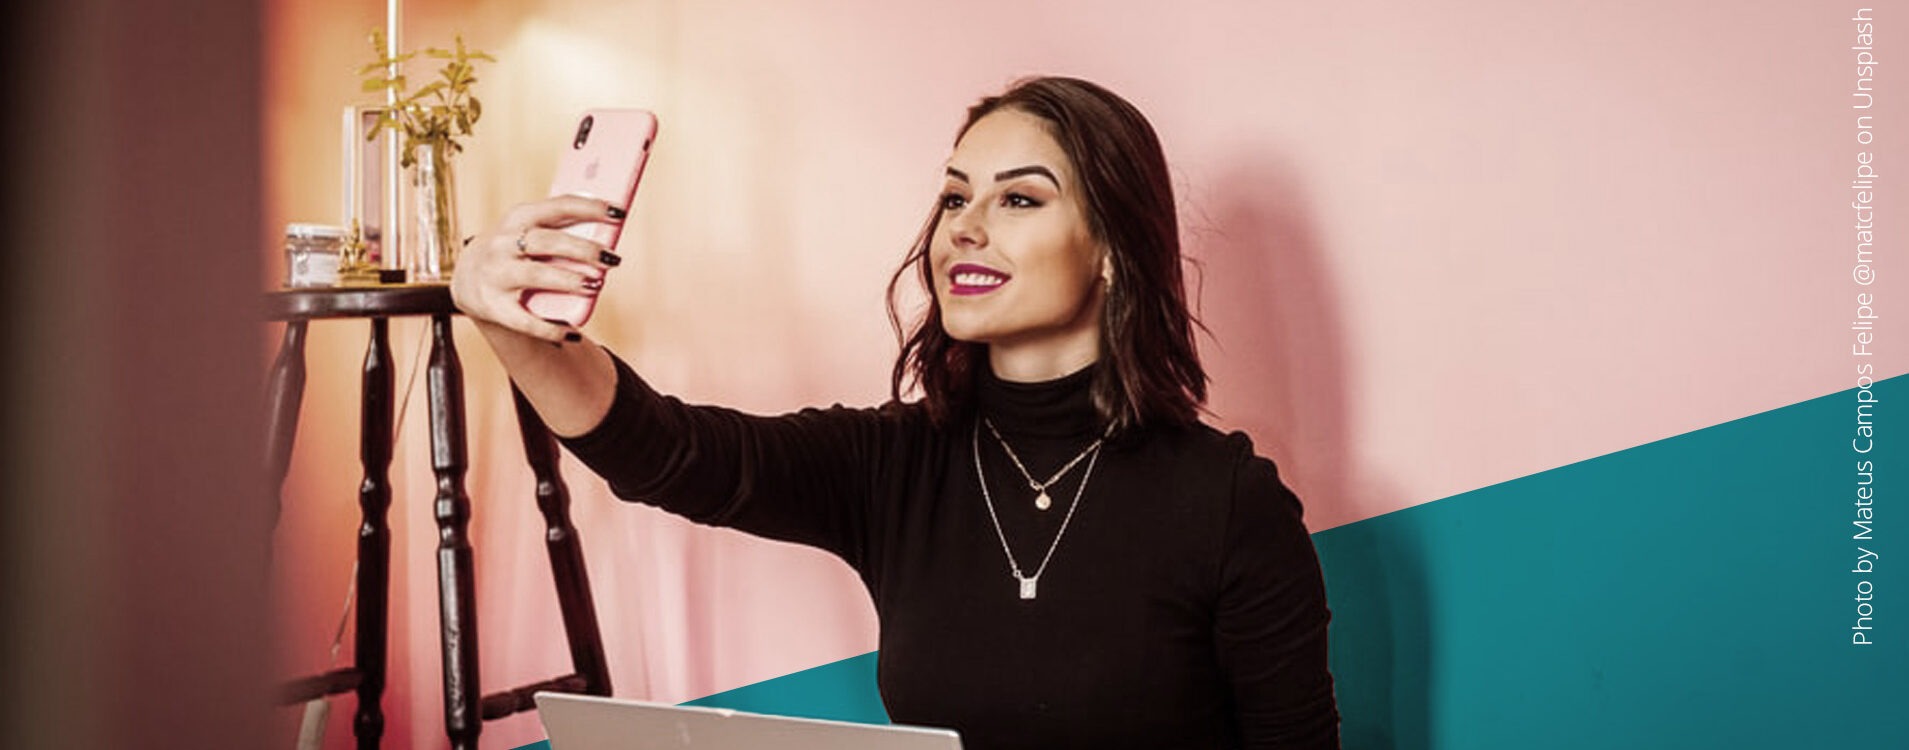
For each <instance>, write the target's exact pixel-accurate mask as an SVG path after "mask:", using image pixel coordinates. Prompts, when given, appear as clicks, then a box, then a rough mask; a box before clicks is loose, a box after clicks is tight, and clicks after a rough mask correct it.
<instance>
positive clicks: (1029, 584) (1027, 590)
mask: <svg viewBox="0 0 1909 750" xmlns="http://www.w3.org/2000/svg"><path fill="white" fill-rule="evenodd" d="M1036 580H1038V579H1034V578H1023V579H1021V598H1022V599H1032V598H1034V582H1035V581H1036Z"/></svg>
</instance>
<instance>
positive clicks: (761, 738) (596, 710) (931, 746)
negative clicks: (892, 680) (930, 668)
mask: <svg viewBox="0 0 1909 750" xmlns="http://www.w3.org/2000/svg"><path fill="white" fill-rule="evenodd" d="M536 698H537V714H538V716H539V717H540V718H542V719H543V723H544V732H545V733H546V734H547V735H549V737H550V750H650V749H651V748H687V747H696V748H704V749H705V750H755V748H775V750H961V739H960V737H959V736H957V735H956V734H955V733H954V732H953V731H950V730H947V729H929V728H926V727H910V726H900V725H893V724H889V725H882V724H854V723H850V722H845V721H824V720H821V719H796V718H791V717H787V716H768V715H765V714H751V713H743V712H741V711H731V710H729V709H724V708H702V707H697V706H672V705H669V704H665V703H649V702H646V701H632V700H618V699H614V698H599V697H596V696H593V695H573V694H569V693H538V694H537V696H536Z"/></svg>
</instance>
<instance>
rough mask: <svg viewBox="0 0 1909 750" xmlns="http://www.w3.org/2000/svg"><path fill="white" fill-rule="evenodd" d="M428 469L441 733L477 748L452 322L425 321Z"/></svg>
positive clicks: (468, 749) (457, 744) (459, 388)
mask: <svg viewBox="0 0 1909 750" xmlns="http://www.w3.org/2000/svg"><path fill="white" fill-rule="evenodd" d="M426 382H427V384H428V385H429V390H430V401H431V468H432V470H433V471H434V472H435V473H436V474H437V501H436V503H435V505H434V511H435V514H436V516H437V525H438V548H437V568H438V601H439V604H440V609H439V617H440V623H441V625H442V627H443V642H444V727H445V731H446V733H447V734H448V735H449V736H450V739H451V747H453V748H456V749H457V750H475V748H476V747H477V735H478V732H479V731H481V730H482V729H483V718H482V716H481V715H480V714H479V713H478V698H479V696H480V695H481V693H480V692H479V688H478V678H477V605H476V601H475V596H474V594H473V585H472V563H471V543H470V539H469V537H468V536H467V530H468V528H469V526H470V520H471V500H470V497H469V496H468V495H466V494H465V491H464V471H465V467H466V466H467V465H468V459H467V458H466V453H465V445H464V438H465V433H464V382H463V368H462V366H461V365H459V363H458V359H457V348H456V347H455V345H454V344H453V343H452V341H451V316H449V315H444V314H439V315H433V316H431V364H430V366H429V367H428V368H427V369H426Z"/></svg>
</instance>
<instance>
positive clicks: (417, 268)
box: [404, 143, 462, 282]
mask: <svg viewBox="0 0 1909 750" xmlns="http://www.w3.org/2000/svg"><path fill="white" fill-rule="evenodd" d="M415 153H416V155H417V162H416V163H414V164H412V165H411V195H412V198H413V206H414V208H415V211H414V214H413V221H412V233H411V242H410V246H409V247H406V248H405V249H404V251H405V255H406V256H407V257H406V261H407V262H406V271H407V272H408V273H407V275H408V276H409V277H410V279H411V280H412V281H414V282H435V281H444V280H447V279H449V278H451V270H452V269H453V268H455V267H456V266H457V251H458V250H459V249H460V248H461V247H462V241H461V240H459V239H458V228H457V180H456V179H455V173H454V172H453V171H452V169H451V163H452V162H451V155H452V150H451V147H450V144H446V143H421V144H418V146H417V149H416V152H415Z"/></svg>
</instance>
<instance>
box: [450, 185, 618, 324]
mask: <svg viewBox="0 0 1909 750" xmlns="http://www.w3.org/2000/svg"><path fill="white" fill-rule="evenodd" d="M622 220H623V210H622V209H620V208H617V207H615V206H611V205H609V204H607V203H605V202H603V201H600V200H597V199H594V198H582V197H578V196H574V195H565V196H559V197H556V198H550V199H548V200H544V201H540V202H537V203H526V204H523V205H520V206H517V207H516V208H513V209H511V211H510V213H509V214H506V215H505V216H504V221H503V223H502V224H499V225H498V226H497V227H495V228H493V229H491V230H490V231H487V232H485V233H483V234H480V235H477V236H476V237H472V238H471V241H470V244H468V245H465V246H464V250H463V252H461V253H459V255H458V259H457V271H456V272H455V273H453V274H451V300H452V302H453V303H455V304H456V305H457V309H459V310H462V311H463V312H464V314H465V315H467V316H469V317H470V318H471V319H472V320H474V321H477V322H479V323H488V324H491V325H494V326H497V327H500V328H504V329H507V330H510V331H515V332H517V333H521V334H523V335H525V336H530V337H532V338H537V339H542V340H544V341H549V342H553V343H556V342H561V341H564V340H565V339H569V340H572V341H574V340H576V339H577V337H578V334H577V332H576V331H575V329H573V328H571V327H570V326H568V325H565V324H562V323H553V322H550V321H546V320H540V319H538V318H537V317H536V316H534V315H531V314H530V311H528V310H525V309H524V304H523V300H524V295H525V293H526V292H531V291H556V292H565V293H569V294H584V295H595V294H597V293H598V292H599V291H601V290H602V289H603V275H604V273H605V272H606V271H608V270H609V268H610V267H611V266H614V265H616V264H617V263H619V262H621V259H620V258H618V257H617V255H616V254H615V253H613V252H610V249H609V248H606V247H604V246H603V245H601V244H598V243H596V242H592V241H590V240H587V239H584V238H582V237H578V236H575V235H572V234H570V233H568V232H564V231H562V230H563V228H564V227H568V226H571V225H573V224H579V223H582V222H586V221H602V222H617V221H622ZM550 258H563V259H566V260H572V261H576V262H578V263H581V264H584V265H586V266H589V267H590V268H591V269H592V271H593V272H594V273H585V272H583V271H581V270H577V269H573V268H571V267H568V266H564V265H559V264H556V263H547V262H545V260H547V259H550Z"/></svg>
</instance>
